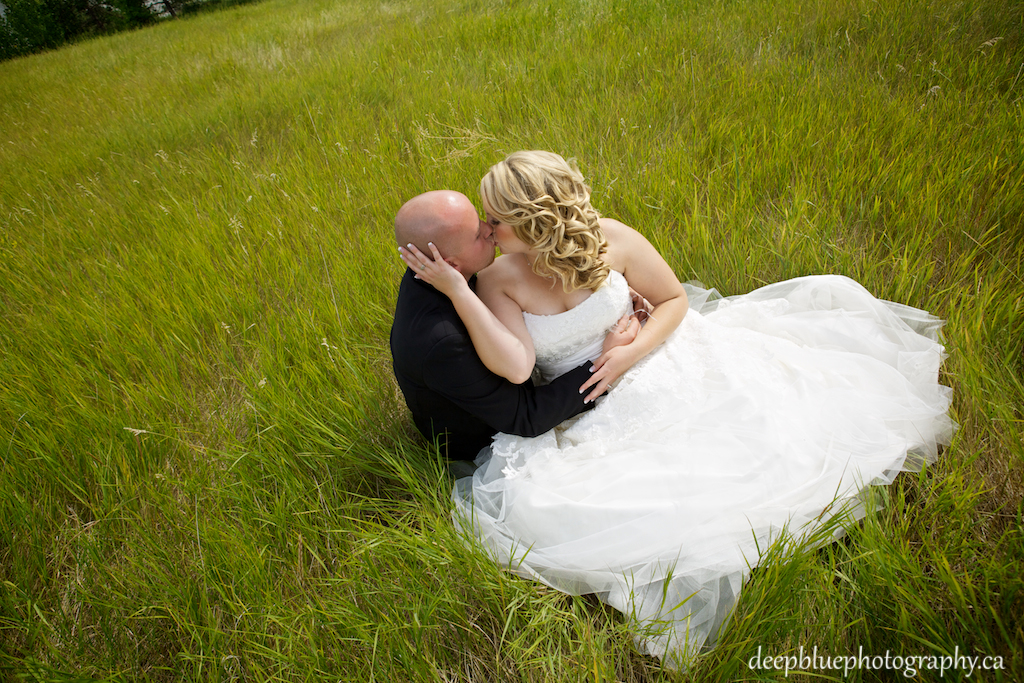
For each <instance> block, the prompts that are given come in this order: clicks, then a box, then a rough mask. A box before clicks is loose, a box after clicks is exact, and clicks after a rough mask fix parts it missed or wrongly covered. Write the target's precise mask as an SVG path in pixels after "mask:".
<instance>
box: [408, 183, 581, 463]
mask: <svg viewBox="0 0 1024 683" xmlns="http://www.w3.org/2000/svg"><path fill="white" fill-rule="evenodd" d="M395 239H396V240H397V241H398V244H399V245H402V246H405V245H407V244H410V243H411V244H415V245H416V246H417V247H418V248H419V249H420V251H422V252H423V253H427V254H429V253H430V252H429V251H428V249H427V242H433V243H434V245H435V246H437V248H438V250H439V251H440V252H441V255H442V256H443V257H444V258H445V260H446V261H448V262H449V263H451V264H452V265H453V266H454V267H455V268H456V270H458V271H459V272H461V273H462V275H463V276H464V277H465V278H466V279H467V280H468V281H469V284H470V286H471V287H473V286H474V285H475V283H476V276H475V274H476V272H477V271H480V270H483V269H484V268H486V267H487V266H489V265H490V264H491V262H492V261H494V239H493V237H492V229H491V226H490V225H488V224H487V222H486V221H481V220H480V217H479V215H478V214H477V212H476V208H475V207H474V206H473V203H472V202H471V201H469V198H467V197H466V196H465V195H463V194H460V193H458V192H452V191H448V190H437V191H433V192H426V193H424V194H421V195H419V196H416V197H413V198H412V199H410V200H409V201H408V202H406V203H405V204H404V205H403V206H402V208H401V209H399V211H398V214H397V215H396V216H395ZM391 356H392V360H393V364H394V370H395V378H396V379H397V380H398V385H399V386H400V387H401V389H402V393H403V394H404V395H405V402H406V404H407V405H408V406H409V410H410V411H412V417H413V421H414V422H415V423H416V427H417V428H418V429H419V430H420V432H422V433H423V435H424V436H426V437H427V438H428V439H435V438H436V439H437V440H438V443H439V445H440V447H441V452H442V453H444V454H446V455H447V457H448V459H449V460H472V459H473V458H475V457H476V455H477V453H478V452H479V451H480V450H481V449H482V448H485V447H486V446H488V445H489V444H490V443H491V437H492V436H493V435H494V434H495V433H496V432H506V433H509V434H517V435H520V436H537V435H539V434H543V433H544V432H546V431H548V430H549V429H551V428H552V427H554V426H555V425H557V424H559V423H560V422H562V421H563V420H565V419H568V418H570V417H572V416H573V415H576V414H577V413H580V412H582V411H584V410H588V409H589V408H593V407H594V402H590V403H589V404H584V403H583V399H584V395H583V394H581V393H580V388H581V387H582V386H583V384H584V383H585V382H586V381H587V379H588V378H589V377H590V366H591V364H590V363H589V362H588V363H586V364H584V365H581V366H580V367H578V368H576V369H575V370H572V371H571V372H568V373H566V374H564V375H562V376H561V377H559V378H557V379H556V380H554V381H553V382H552V383H551V384H548V385H546V386H541V387H535V386H534V385H533V382H532V381H529V380H527V381H526V382H525V383H524V384H512V383H511V382H509V381H508V380H506V379H505V378H503V377H499V376H498V375H495V374H494V373H492V372H491V371H490V370H488V369H487V368H486V367H485V366H484V364H483V362H482V361H481V360H480V358H479V356H477V354H476V350H475V349H474V348H473V342H472V341H471V340H470V338H469V333H468V332H467V331H466V327H465V325H463V324H462V321H461V320H460V319H459V315H458V313H456V312H455V307H454V306H453V305H452V303H451V301H450V300H449V299H448V297H446V296H445V295H444V294H442V293H441V292H439V291H437V290H436V289H434V288H433V287H432V286H431V285H429V284H427V283H425V282H423V281H421V280H417V279H416V277H415V273H413V272H412V270H409V269H406V271H405V275H404V276H403V277H402V283H401V285H400V286H399V289H398V302H397V304H396V306H395V322H394V324H393V325H392V326H391Z"/></svg>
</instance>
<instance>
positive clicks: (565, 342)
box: [523, 270, 630, 382]
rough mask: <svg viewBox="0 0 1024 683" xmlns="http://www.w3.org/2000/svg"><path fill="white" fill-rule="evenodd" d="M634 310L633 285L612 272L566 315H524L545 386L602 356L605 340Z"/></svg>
mask: <svg viewBox="0 0 1024 683" xmlns="http://www.w3.org/2000/svg"><path fill="white" fill-rule="evenodd" d="M629 307H630V296H629V285H628V284H627V283H626V278H624V277H623V276H622V273H619V272H617V271H614V270H613V271H611V272H610V273H609V274H608V278H607V279H605V281H604V283H602V284H601V286H600V287H598V288H597V290H595V291H594V293H593V294H591V295H590V296H589V297H587V298H586V299H584V300H583V301H582V302H581V303H579V304H578V305H576V306H574V307H573V308H570V309H569V310H568V311H565V312H563V313H556V314H553V315H536V314H533V313H526V312H524V313H523V320H524V321H525V322H526V329H527V331H528V332H529V333H530V337H531V338H532V339H533V349H534V352H535V353H536V355H537V370H538V371H539V375H540V380H541V381H542V382H550V381H551V380H552V379H554V378H555V377H558V376H559V375H562V374H565V373H566V372H568V371H569V370H572V369H573V368H575V367H578V366H579V365H581V364H583V363H585V362H586V361H588V360H590V361H593V360H596V359H597V358H598V357H599V356H600V355H601V347H602V346H603V344H604V338H605V336H607V334H608V332H609V330H611V328H612V326H614V325H615V323H617V322H618V321H619V318H621V317H622V316H623V315H624V314H625V313H626V311H628V310H629Z"/></svg>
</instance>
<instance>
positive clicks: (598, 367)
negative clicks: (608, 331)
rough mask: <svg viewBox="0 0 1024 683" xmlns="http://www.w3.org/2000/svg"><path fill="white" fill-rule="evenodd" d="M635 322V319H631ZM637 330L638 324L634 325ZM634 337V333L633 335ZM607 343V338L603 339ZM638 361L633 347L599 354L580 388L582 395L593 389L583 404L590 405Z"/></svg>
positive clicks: (626, 346)
mask: <svg viewBox="0 0 1024 683" xmlns="http://www.w3.org/2000/svg"><path fill="white" fill-rule="evenodd" d="M633 320H634V321H635V320H636V318H633ZM636 326H637V327H638V328H639V326H640V325H639V323H637V324H636ZM634 336H635V333H634ZM605 341H606V342H607V338H605ZM637 360H639V359H638V358H637V357H636V353H635V347H632V346H630V345H629V344H626V345H625V346H615V347H612V348H611V349H608V350H607V351H605V352H604V353H602V354H601V357H600V358H598V359H597V360H596V361H594V367H593V368H592V369H591V372H593V373H594V374H592V375H591V376H590V379H588V380H587V381H586V382H584V383H583V386H582V387H580V393H581V394H582V393H583V392H584V391H586V390H587V389H588V388H589V387H594V388H593V390H592V391H591V392H590V393H589V394H587V397H586V398H585V399H584V401H583V402H584V403H590V402H591V401H593V400H594V399H596V398H597V397H598V396H600V395H601V394H603V393H604V392H605V391H607V390H608V386H609V385H610V384H611V383H612V382H614V381H615V380H617V379H618V378H619V377H622V373H624V372H625V371H626V370H629V369H630V368H631V367H633V364H634V363H636V362H637Z"/></svg>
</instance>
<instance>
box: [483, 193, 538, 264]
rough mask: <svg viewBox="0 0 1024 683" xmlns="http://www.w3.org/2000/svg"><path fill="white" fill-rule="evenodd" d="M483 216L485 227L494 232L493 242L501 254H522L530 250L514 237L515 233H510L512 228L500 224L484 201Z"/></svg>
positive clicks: (506, 224) (505, 224)
mask: <svg viewBox="0 0 1024 683" xmlns="http://www.w3.org/2000/svg"><path fill="white" fill-rule="evenodd" d="M483 205H484V214H485V216H486V219H485V220H486V221H487V225H489V226H490V227H491V230H493V231H494V233H493V234H494V242H495V244H497V245H498V248H499V249H501V253H502V254H522V253H526V252H528V251H529V250H530V247H529V246H528V245H527V244H526V243H525V242H523V241H522V240H521V239H519V238H518V237H516V234H515V232H513V231H512V226H511V225H509V224H508V223H502V222H501V221H500V220H499V219H497V218H495V217H494V213H493V212H492V211H491V207H490V205H489V204H488V203H487V201H486V200H485V201H484V202H483Z"/></svg>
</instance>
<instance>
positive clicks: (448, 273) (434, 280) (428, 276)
mask: <svg viewBox="0 0 1024 683" xmlns="http://www.w3.org/2000/svg"><path fill="white" fill-rule="evenodd" d="M427 248H429V249H430V251H431V253H432V254H433V258H430V257H429V256H427V255H425V254H424V253H423V252H422V251H420V250H419V249H417V248H416V245H415V244H407V245H406V246H404V247H398V253H399V254H400V255H401V257H402V261H404V262H405V265H407V266H409V268H410V269H412V272H414V273H415V274H416V279H417V280H423V281H424V282H426V283H427V284H429V285H433V287H434V288H435V289H436V290H437V291H439V292H441V293H442V294H445V295H446V296H448V297H449V298H450V297H451V296H452V294H454V293H455V292H456V291H457V290H458V288H459V287H461V286H464V285H465V284H466V278H465V277H463V275H462V273H460V272H459V271H458V270H456V269H455V268H454V267H453V266H452V265H451V264H450V263H448V262H447V261H445V260H444V259H443V258H441V253H440V252H439V251H438V250H437V247H435V246H434V243H433V242H427Z"/></svg>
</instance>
